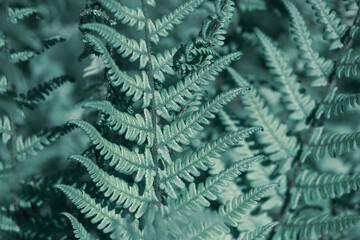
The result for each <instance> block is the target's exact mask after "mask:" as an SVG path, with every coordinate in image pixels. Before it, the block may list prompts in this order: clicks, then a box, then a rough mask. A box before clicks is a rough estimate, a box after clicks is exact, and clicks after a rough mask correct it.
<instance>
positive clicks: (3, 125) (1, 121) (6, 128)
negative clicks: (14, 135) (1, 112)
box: [0, 115, 12, 144]
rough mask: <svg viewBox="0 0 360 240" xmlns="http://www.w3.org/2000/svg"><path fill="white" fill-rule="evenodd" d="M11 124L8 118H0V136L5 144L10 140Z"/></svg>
mask: <svg viewBox="0 0 360 240" xmlns="http://www.w3.org/2000/svg"><path fill="white" fill-rule="evenodd" d="M11 131H12V127H11V123H10V119H9V117H8V116H6V115H5V116H2V117H0V134H1V135H2V141H3V142H4V143H5V144H6V143H7V142H8V141H9V140H10V139H11Z"/></svg>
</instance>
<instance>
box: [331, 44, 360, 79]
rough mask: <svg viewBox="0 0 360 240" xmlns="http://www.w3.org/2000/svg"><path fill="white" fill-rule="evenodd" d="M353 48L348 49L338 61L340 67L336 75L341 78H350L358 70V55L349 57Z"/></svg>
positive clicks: (359, 64)
mask: <svg viewBox="0 0 360 240" xmlns="http://www.w3.org/2000/svg"><path fill="white" fill-rule="evenodd" d="M353 50H354V49H353V48H350V49H349V50H348V51H347V52H346V53H345V55H344V56H343V57H342V58H341V60H340V65H339V67H338V68H337V69H336V75H337V77H338V78H341V75H345V76H346V77H350V76H353V75H356V74H357V72H358V70H359V68H360V55H356V56H353V57H352V56H351V53H352V52H353Z"/></svg>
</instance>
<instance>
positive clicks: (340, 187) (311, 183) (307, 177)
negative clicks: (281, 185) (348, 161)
mask: <svg viewBox="0 0 360 240" xmlns="http://www.w3.org/2000/svg"><path fill="white" fill-rule="evenodd" d="M359 187H360V176H359V175H352V176H351V175H348V174H332V173H325V174H319V173H317V172H312V171H309V170H304V171H302V172H301V173H300V174H299V176H298V177H297V178H296V181H295V188H294V189H293V190H292V191H293V192H292V203H291V205H292V206H293V207H294V208H296V206H297V203H298V200H299V199H300V198H301V197H303V198H304V200H305V202H306V203H311V202H314V201H318V200H322V199H328V198H332V199H333V198H339V197H341V196H342V195H344V194H348V193H350V192H351V191H357V190H358V189H359Z"/></svg>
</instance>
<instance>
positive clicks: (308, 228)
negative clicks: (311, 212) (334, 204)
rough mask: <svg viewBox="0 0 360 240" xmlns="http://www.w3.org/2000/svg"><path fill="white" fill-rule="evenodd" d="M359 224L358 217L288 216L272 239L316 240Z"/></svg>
mask: <svg viewBox="0 0 360 240" xmlns="http://www.w3.org/2000/svg"><path fill="white" fill-rule="evenodd" d="M359 222H360V216H338V217H333V216H329V215H323V216H315V217H310V218H304V217H298V218H295V217H293V216H289V217H287V218H286V219H285V221H284V222H283V223H282V224H281V225H280V226H278V227H277V228H276V234H275V237H274V239H317V238H319V237H320V236H323V235H328V234H331V233H335V232H341V231H344V230H346V229H347V228H350V227H352V226H355V225H356V224H358V223H359ZM281 237H282V238H281Z"/></svg>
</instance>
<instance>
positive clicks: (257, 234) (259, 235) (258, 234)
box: [237, 222, 279, 240]
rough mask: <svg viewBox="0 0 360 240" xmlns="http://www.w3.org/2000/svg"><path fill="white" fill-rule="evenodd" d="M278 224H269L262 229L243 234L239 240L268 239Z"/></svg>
mask: <svg viewBox="0 0 360 240" xmlns="http://www.w3.org/2000/svg"><path fill="white" fill-rule="evenodd" d="M278 224H279V223H278V222H272V223H268V224H266V225H264V226H262V227H259V228H257V229H255V230H254V231H251V232H250V231H249V232H241V233H240V235H239V237H238V239H237V240H260V239H264V238H266V236H268V235H269V234H270V232H271V231H272V230H273V228H274V227H275V226H276V225H278Z"/></svg>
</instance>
